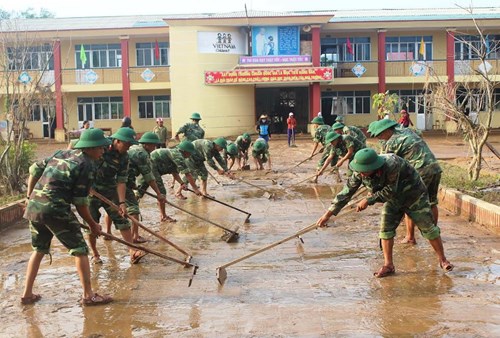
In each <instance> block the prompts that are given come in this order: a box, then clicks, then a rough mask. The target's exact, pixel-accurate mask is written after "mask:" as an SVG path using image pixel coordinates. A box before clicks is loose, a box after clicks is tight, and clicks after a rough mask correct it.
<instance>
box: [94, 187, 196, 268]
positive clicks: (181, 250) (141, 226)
mask: <svg viewBox="0 0 500 338" xmlns="http://www.w3.org/2000/svg"><path fill="white" fill-rule="evenodd" d="M90 195H93V196H95V197H97V198H98V199H100V200H101V201H103V202H104V203H106V204H107V205H109V206H110V207H111V208H113V209H115V210H116V211H120V208H119V207H118V206H117V205H116V204H115V203H113V201H111V200H109V199H108V198H106V197H105V196H103V195H101V194H100V193H98V192H97V191H95V190H94V189H91V190H90ZM127 218H128V219H129V220H131V221H132V222H133V223H135V224H137V226H139V227H140V228H141V229H144V230H145V231H146V232H148V233H150V234H151V235H153V236H155V237H157V238H159V239H161V240H162V241H164V242H165V243H167V244H168V245H170V246H172V247H173V248H175V249H176V250H177V251H179V252H181V253H182V254H184V255H186V262H190V261H191V258H193V256H191V254H189V253H188V252H187V251H186V250H184V249H182V248H181V247H180V246H178V245H177V244H175V243H173V242H172V241H170V240H168V239H166V238H165V237H163V236H162V235H160V234H159V233H157V232H156V231H153V230H151V229H149V228H148V227H146V226H145V225H143V224H142V223H141V222H139V221H138V220H136V219H135V218H133V217H132V216H130V215H127Z"/></svg>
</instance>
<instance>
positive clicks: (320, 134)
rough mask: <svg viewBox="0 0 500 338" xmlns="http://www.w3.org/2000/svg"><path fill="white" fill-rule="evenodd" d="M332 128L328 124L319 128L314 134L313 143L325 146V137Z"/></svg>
mask: <svg viewBox="0 0 500 338" xmlns="http://www.w3.org/2000/svg"><path fill="white" fill-rule="evenodd" d="M331 128H332V127H330V126H329V125H327V124H322V125H321V126H319V127H318V128H316V131H315V132H314V136H313V142H315V143H321V144H322V145H325V136H326V133H328V132H329V131H330V130H331Z"/></svg>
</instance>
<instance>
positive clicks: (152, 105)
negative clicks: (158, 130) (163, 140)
mask: <svg viewBox="0 0 500 338" xmlns="http://www.w3.org/2000/svg"><path fill="white" fill-rule="evenodd" d="M138 101H139V118H141V119H153V118H157V117H165V118H168V117H170V96H168V95H159V96H139V97H138Z"/></svg>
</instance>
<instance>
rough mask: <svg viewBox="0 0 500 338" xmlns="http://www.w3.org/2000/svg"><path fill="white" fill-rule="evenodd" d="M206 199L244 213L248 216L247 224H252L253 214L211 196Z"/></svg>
mask: <svg viewBox="0 0 500 338" xmlns="http://www.w3.org/2000/svg"><path fill="white" fill-rule="evenodd" d="M186 190H187V191H190V192H192V193H194V191H193V190H192V189H189V188H186ZM204 197H205V198H206V199H209V200H211V201H214V202H217V203H219V204H222V205H224V206H226V207H228V208H231V209H234V210H237V211H239V212H242V213H244V214H246V215H247V218H245V223H249V222H250V216H252V214H251V213H249V212H247V211H245V210H241V209H239V208H236V207H234V206H232V205H231V204H227V203H225V202H222V201H219V200H217V199H215V198H213V197H210V196H204Z"/></svg>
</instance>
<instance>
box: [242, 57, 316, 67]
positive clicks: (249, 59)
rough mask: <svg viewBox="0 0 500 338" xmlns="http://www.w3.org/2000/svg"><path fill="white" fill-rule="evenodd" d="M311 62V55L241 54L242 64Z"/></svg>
mask: <svg viewBox="0 0 500 338" xmlns="http://www.w3.org/2000/svg"><path fill="white" fill-rule="evenodd" d="M304 62H311V56H310V55H283V56H240V65H253V64H269V63H304Z"/></svg>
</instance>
